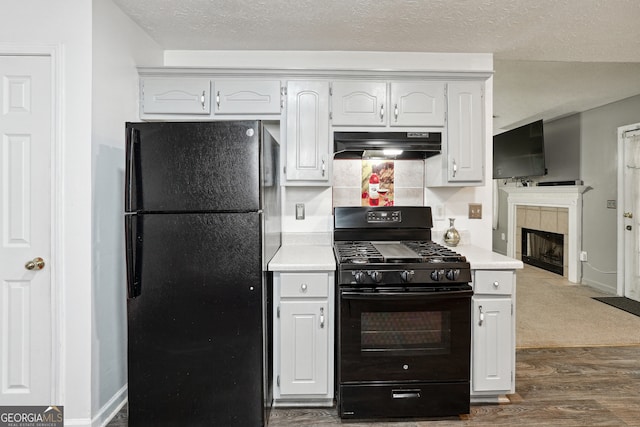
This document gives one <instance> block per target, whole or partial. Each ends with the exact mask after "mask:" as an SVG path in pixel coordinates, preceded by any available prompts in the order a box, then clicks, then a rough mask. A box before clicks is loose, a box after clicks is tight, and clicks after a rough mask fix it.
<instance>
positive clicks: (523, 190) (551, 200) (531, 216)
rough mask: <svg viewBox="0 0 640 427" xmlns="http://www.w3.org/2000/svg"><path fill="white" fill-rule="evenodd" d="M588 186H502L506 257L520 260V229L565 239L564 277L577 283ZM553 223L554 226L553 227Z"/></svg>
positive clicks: (578, 281)
mask: <svg viewBox="0 0 640 427" xmlns="http://www.w3.org/2000/svg"><path fill="white" fill-rule="evenodd" d="M587 188H588V187H585V186H578V185H575V186H573V185H566V186H564V185H557V186H548V187H502V189H503V190H504V191H506V192H507V194H508V196H507V205H508V206H507V224H508V230H507V232H508V233H507V255H508V256H510V257H512V258H516V259H521V256H522V251H521V246H522V237H521V234H520V233H521V230H522V228H529V229H532V230H544V231H548V232H551V233H561V234H563V236H564V247H563V258H564V272H563V276H564V277H566V278H567V279H568V280H569V281H570V282H573V283H580V272H581V269H582V267H581V263H580V249H581V248H582V233H581V231H580V230H581V221H582V193H584V191H585V190H586V189H587ZM554 224H555V225H554Z"/></svg>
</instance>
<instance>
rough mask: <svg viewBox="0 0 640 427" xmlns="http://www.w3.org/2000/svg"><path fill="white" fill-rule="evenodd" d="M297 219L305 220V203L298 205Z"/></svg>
mask: <svg viewBox="0 0 640 427" xmlns="http://www.w3.org/2000/svg"><path fill="white" fill-rule="evenodd" d="M296 219H304V203H296Z"/></svg>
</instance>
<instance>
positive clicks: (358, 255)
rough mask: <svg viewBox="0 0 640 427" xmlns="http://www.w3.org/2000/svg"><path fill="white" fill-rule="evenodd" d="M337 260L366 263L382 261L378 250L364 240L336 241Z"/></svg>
mask: <svg viewBox="0 0 640 427" xmlns="http://www.w3.org/2000/svg"><path fill="white" fill-rule="evenodd" d="M335 246H336V251H337V254H338V262H340V263H345V264H346V263H351V264H367V263H375V262H383V258H382V255H381V254H380V252H379V251H378V250H377V249H376V248H375V247H374V246H373V245H372V244H371V242H366V241H347V242H336V245H335Z"/></svg>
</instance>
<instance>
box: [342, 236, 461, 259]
mask: <svg viewBox="0 0 640 427" xmlns="http://www.w3.org/2000/svg"><path fill="white" fill-rule="evenodd" d="M335 252H336V258H337V260H338V263H339V264H358V265H363V264H380V263H393V264H399V263H442V262H446V263H454V262H461V263H464V262H466V261H467V259H466V258H465V257H464V256H462V255H460V254H458V253H456V252H454V251H453V250H451V249H449V248H447V247H445V246H442V245H440V244H438V243H436V242H433V241H399V242H370V241H359V240H356V241H339V242H336V243H335Z"/></svg>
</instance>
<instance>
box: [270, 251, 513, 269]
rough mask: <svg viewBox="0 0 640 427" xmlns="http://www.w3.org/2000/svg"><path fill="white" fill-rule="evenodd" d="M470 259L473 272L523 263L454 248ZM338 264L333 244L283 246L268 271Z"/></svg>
mask: <svg viewBox="0 0 640 427" xmlns="http://www.w3.org/2000/svg"><path fill="white" fill-rule="evenodd" d="M451 249H452V250H453V251H455V252H458V253H459V254H461V255H464V256H466V257H467V261H469V264H471V269H472V270H513V269H517V268H523V264H522V261H520V260H517V259H514V258H510V257H508V256H504V255H502V254H499V253H496V252H493V251H490V250H487V249H482V248H479V247H477V246H473V245H460V246H456V247H453V248H451ZM335 269H336V261H335V258H334V257H333V247H332V246H330V245H284V246H282V247H281V248H280V249H279V250H278V252H277V253H276V254H275V256H274V257H273V259H272V260H271V262H270V263H269V271H333V270H335Z"/></svg>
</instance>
